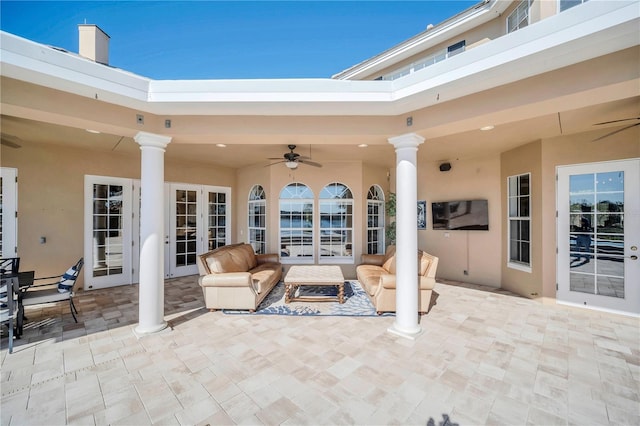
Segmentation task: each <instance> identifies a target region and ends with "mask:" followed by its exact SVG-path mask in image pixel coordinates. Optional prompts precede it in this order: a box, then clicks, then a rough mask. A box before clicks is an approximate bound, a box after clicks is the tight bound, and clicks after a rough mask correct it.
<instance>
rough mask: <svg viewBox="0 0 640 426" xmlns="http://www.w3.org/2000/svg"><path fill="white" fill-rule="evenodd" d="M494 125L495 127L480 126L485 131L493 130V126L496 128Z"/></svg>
mask: <svg viewBox="0 0 640 426" xmlns="http://www.w3.org/2000/svg"><path fill="white" fill-rule="evenodd" d="M494 127H495V126H492V125H488V126H484V127H480V130H482V131H485V132H486V131H487V130H493V128H494Z"/></svg>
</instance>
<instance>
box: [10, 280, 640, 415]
mask: <svg viewBox="0 0 640 426" xmlns="http://www.w3.org/2000/svg"><path fill="white" fill-rule="evenodd" d="M164 288H165V299H164V300H165V314H166V320H167V321H168V324H169V327H168V328H167V329H165V330H164V331H162V332H160V333H156V334H153V335H149V336H146V337H143V338H141V339H138V338H136V335H135V333H134V328H135V327H136V324H137V322H138V309H137V308H138V294H139V292H138V286H137V285H130V286H121V287H116V288H111V289H104V290H95V291H90V292H80V294H79V295H78V297H77V298H76V301H77V306H78V309H79V311H80V315H79V318H78V320H79V322H78V323H77V324H76V323H75V322H74V321H73V318H72V317H71V315H70V314H69V311H68V306H67V304H64V303H60V304H58V305H55V306H53V307H51V306H49V307H47V308H46V309H44V308H37V307H29V308H28V309H27V312H26V313H27V316H28V318H29V322H28V324H27V326H26V328H25V334H24V336H23V338H22V339H21V340H18V341H16V345H15V348H14V353H13V354H12V355H8V353H7V351H6V349H3V351H2V383H3V384H2V400H1V405H2V414H1V423H2V424H3V425H20V424H30V425H37V424H47V425H49V424H96V425H102V424H112V425H117V424H136V425H142V424H191V425H196V424H198V425H205V424H268V425H271V424H416V425H425V424H429V425H431V424H441V423H442V422H444V421H445V419H446V418H448V419H449V421H450V422H451V423H455V424H459V425H469V424H472V425H473V424H508V425H513V424H599V425H603V424H618V425H619V424H629V425H630V424H638V423H640V412H639V408H638V407H639V401H640V392H639V389H640V351H639V348H640V335H639V334H638V327H639V326H640V322H639V320H638V319H634V318H630V317H625V316H618V315H614V314H607V313H602V312H595V311H590V310H578V309H575V308H570V307H566V306H561V305H542V304H540V303H539V302H536V301H533V300H530V299H526V298H523V297H520V296H517V295H514V294H512V293H509V292H507V291H505V290H500V289H496V288H492V287H485V286H478V285H470V284H465V283H461V282H454V281H440V282H439V283H438V284H437V286H436V288H435V292H436V293H437V294H438V297H437V299H436V304H435V305H434V306H433V307H432V309H431V311H430V312H429V313H428V314H427V315H426V316H422V317H421V326H422V328H423V330H424V333H423V334H422V335H421V336H420V337H419V338H418V339H416V340H408V339H404V338H402V337H397V336H395V335H393V334H390V333H387V332H386V328H387V327H390V326H391V325H392V324H393V321H394V318H393V317H357V318H356V317H289V316H271V315H249V314H246V315H227V314H224V313H222V312H215V313H211V312H208V311H207V310H206V309H205V308H204V302H203V298H202V292H201V288H200V287H199V286H198V284H197V279H196V277H194V276H188V277H182V278H178V279H174V280H168V281H167V282H166V283H165V286H164ZM3 347H6V345H5V344H4V342H3Z"/></svg>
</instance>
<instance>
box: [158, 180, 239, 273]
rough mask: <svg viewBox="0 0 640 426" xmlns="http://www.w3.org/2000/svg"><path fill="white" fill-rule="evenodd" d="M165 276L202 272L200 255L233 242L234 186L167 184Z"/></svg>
mask: <svg viewBox="0 0 640 426" xmlns="http://www.w3.org/2000/svg"><path fill="white" fill-rule="evenodd" d="M165 190H166V191H168V194H167V197H166V199H168V200H170V201H169V212H168V214H167V215H166V218H167V221H166V231H167V232H166V234H165V277H167V278H173V277H179V276H185V275H192V274H197V273H198V266H197V263H196V256H197V255H198V254H199V253H204V252H206V251H209V250H213V249H215V248H218V247H221V246H224V245H227V244H229V243H230V242H231V228H230V226H231V220H230V219H231V217H230V214H231V209H230V200H231V197H230V195H231V194H230V189H229V188H223V187H215V186H204V185H188V184H178V183H171V184H167V185H166V187H165Z"/></svg>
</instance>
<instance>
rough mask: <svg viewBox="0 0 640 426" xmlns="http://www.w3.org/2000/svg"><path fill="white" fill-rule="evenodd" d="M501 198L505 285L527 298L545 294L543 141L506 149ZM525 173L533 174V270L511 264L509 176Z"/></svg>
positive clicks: (503, 277)
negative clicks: (543, 284)
mask: <svg viewBox="0 0 640 426" xmlns="http://www.w3.org/2000/svg"><path fill="white" fill-rule="evenodd" d="M500 162H501V178H500V199H501V200H500V201H501V217H502V218H503V219H502V220H501V224H500V226H501V228H502V234H503V235H504V238H503V239H502V253H503V256H502V257H501V259H500V265H501V269H502V288H504V289H507V290H510V291H512V292H514V293H516V294H520V295H523V296H527V297H532V298H535V297H538V296H541V295H542V269H543V267H542V236H541V232H540V231H541V229H542V211H543V203H542V193H543V187H542V143H541V142H540V141H537V142H532V143H529V144H527V145H523V146H521V147H518V148H515V149H512V150H511V151H508V152H504V153H503V154H502V155H501V159H500ZM525 173H529V174H530V175H531V177H530V181H529V185H530V197H531V198H530V202H531V210H530V218H531V272H526V271H522V270H519V269H515V268H513V267H510V266H508V261H509V241H508V239H509V230H508V226H509V223H508V218H509V211H508V204H507V196H508V191H507V179H508V178H509V176H517V175H522V174H525Z"/></svg>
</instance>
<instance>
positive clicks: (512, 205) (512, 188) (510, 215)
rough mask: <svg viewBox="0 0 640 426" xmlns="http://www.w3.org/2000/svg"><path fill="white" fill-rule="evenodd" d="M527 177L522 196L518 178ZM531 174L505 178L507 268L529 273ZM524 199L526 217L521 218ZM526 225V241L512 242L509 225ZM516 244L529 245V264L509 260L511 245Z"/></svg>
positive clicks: (529, 253)
mask: <svg viewBox="0 0 640 426" xmlns="http://www.w3.org/2000/svg"><path fill="white" fill-rule="evenodd" d="M525 176H526V177H527V179H528V181H529V191H528V193H527V194H522V193H521V192H520V178H522V177H525ZM531 186H532V185H531V173H521V174H518V175H513V176H509V177H508V178H507V266H508V267H509V268H513V269H517V270H520V271H524V272H531V270H532V269H531V267H532V259H531V245H532V243H531ZM525 199H526V202H527V209H528V213H529V214H528V215H526V216H522V215H521V213H522V211H521V206H522V205H521V202H522V201H524V200H525ZM525 222H526V223H527V224H528V234H529V235H528V239H523V238H522V237H519V238H517V240H512V238H511V224H512V223H518V224H522V223H525ZM514 241H515V242H517V243H518V244H521V243H527V244H528V245H529V250H528V258H529V262H524V261H521V260H513V259H512V258H511V248H512V246H511V245H512V243H513V242H514ZM519 254H520V257H521V258H522V254H521V252H520V251H519Z"/></svg>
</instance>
